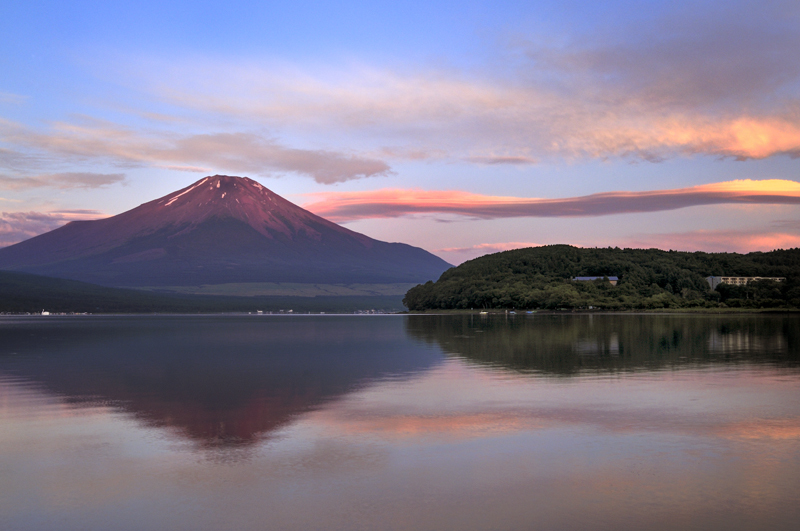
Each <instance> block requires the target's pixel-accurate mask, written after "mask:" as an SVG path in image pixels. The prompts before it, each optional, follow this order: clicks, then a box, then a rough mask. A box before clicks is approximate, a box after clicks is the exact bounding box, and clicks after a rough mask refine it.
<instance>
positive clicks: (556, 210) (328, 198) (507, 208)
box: [303, 179, 800, 222]
mask: <svg viewBox="0 0 800 531" xmlns="http://www.w3.org/2000/svg"><path fill="white" fill-rule="evenodd" d="M310 195H311V196H312V197H315V198H316V199H317V200H316V201H313V202H310V203H306V204H304V205H303V206H304V208H306V209H308V210H311V211H312V212H314V213H316V214H318V215H320V216H323V217H326V218H328V219H331V220H334V221H337V222H346V221H353V220H357V219H368V218H392V217H399V216H404V215H409V214H421V213H447V214H456V215H462V216H468V217H472V218H480V219H495V218H511V217H585V216H605V215H610V214H625V213H636V212H658V211H663V210H675V209H679V208H685V207H690V206H698V205H713V204H800V183H797V182H795V181H787V180H777V179H773V180H763V181H755V180H749V179H747V180H738V181H729V182H722V183H716V184H708V185H701V186H693V187H689V188H678V189H672V190H653V191H647V192H607V193H600V194H592V195H586V196H579V197H568V198H563V199H541V198H523V197H502V196H487V195H479V194H473V193H469V192H462V191H456V190H443V191H427V190H386V189H384V190H374V191H365V192H321V193H318V194H310Z"/></svg>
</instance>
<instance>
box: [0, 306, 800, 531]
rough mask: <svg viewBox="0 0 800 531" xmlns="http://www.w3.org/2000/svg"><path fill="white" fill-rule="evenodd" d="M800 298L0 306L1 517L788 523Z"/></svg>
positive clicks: (132, 524) (797, 425)
mask: <svg viewBox="0 0 800 531" xmlns="http://www.w3.org/2000/svg"><path fill="white" fill-rule="evenodd" d="M798 498H800V318H797V317H791V316H790V317H783V316H755V317H747V316H745V317H742V316H733V317H728V316H691V317H687V316H656V315H647V316H635V315H621V316H612V315H605V316H599V315H598V316H539V315H532V316H531V315H517V316H513V317H503V316H496V317H493V316H489V317H480V316H446V317H443V316H239V317H234V316H224V317H219V316H216V317H211V316H206V317H176V316H173V317H69V318H68V317H42V316H34V317H28V318H9V317H6V318H0V529H8V530H50V529H52V530H73V529H74V530H77V529H81V530H117V529H120V530H128V529H130V530H150V529H152V530H163V529H178V530H184V529H185V530H205V529H208V530H212V529H213V530H220V529H232V530H250V529H253V530H255V529H258V530H263V529H277V530H280V529H297V530H315V529H320V530H323V529H324V530H332V529H343V530H354V529H430V530H447V529H454V530H456V529H457V530H471V529H477V530H484V529H501V530H502V529H509V530H512V529H548V530H561V529H576V530H578V529H614V530H626V529H631V530H634V529H635V530H639V529H670V530H671V529H703V530H706V529H720V530H723V529H724V530H737V529H792V530H794V529H797V525H798V524H797V522H798V519H800V504H798Z"/></svg>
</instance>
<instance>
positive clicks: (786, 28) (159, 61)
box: [0, 0, 800, 264]
mask: <svg viewBox="0 0 800 531" xmlns="http://www.w3.org/2000/svg"><path fill="white" fill-rule="evenodd" d="M797 50H800V3H798V2H797V1H796V0H792V1H768V0H767V1H764V0H761V1H758V2H755V1H752V2H751V1H736V0H725V1H700V2H698V1H693V2H684V1H670V2H666V1H646V0H640V1H608V2H593V1H570V0H559V1H539V2H537V1H524V2H516V1H502V0H501V1H498V0H494V1H492V2H483V1H469V0H462V1H459V2H446V1H439V2H435V1H426V2H415V1H408V2H380V1H370V2H344V1H339V2H306V1H295V2H269V1H260V2H244V1H235V0H234V1H227V2H212V1H202V0H195V1H192V2H184V1H174V2H168V1H164V0H162V1H159V2H151V1H147V0H138V1H135V2H133V1H131V2H128V1H116V2H107V1H106V2H99V1H80V0H76V1H71V2H50V1H36V0H30V1H26V2H11V1H8V0H5V1H0V246H5V245H10V244H13V243H16V242H19V241H22V240H24V239H27V238H30V237H33V236H35V235H37V234H40V233H42V232H46V231H48V230H52V229H54V228H56V227H58V226H60V225H62V224H64V223H67V222H69V221H72V220H76V219H96V218H100V217H105V216H110V215H115V214H119V213H121V212H123V211H126V210H129V209H131V208H134V207H136V206H138V205H140V204H142V203H144V202H147V201H149V200H152V199H155V198H157V197H161V196H163V195H166V194H168V193H170V192H173V191H175V190H178V189H180V188H183V187H186V186H189V185H191V184H192V183H193V182H195V181H197V180H199V179H201V178H203V177H205V176H208V175H215V174H224V175H239V176H247V177H250V178H253V179H256V180H258V181H259V182H261V183H262V184H263V185H264V186H266V187H268V188H270V189H271V190H272V191H274V192H275V193H278V194H280V195H282V196H284V197H286V198H287V199H289V200H290V201H293V202H294V203H296V204H299V205H301V206H303V207H304V208H307V209H309V210H311V211H312V212H315V213H317V214H319V215H322V216H324V217H326V218H328V219H331V220H333V221H336V222H337V223H341V224H343V225H344V226H346V227H348V228H350V229H352V230H355V231H358V232H362V233H364V234H366V235H368V236H371V237H373V238H377V239H380V240H385V241H399V242H405V243H409V244H411V245H416V246H419V247H422V248H424V249H427V250H429V251H431V252H433V253H435V254H437V255H438V256H441V257H442V258H444V259H445V260H447V261H448V262H450V263H453V264H458V263H461V262H463V261H465V260H468V259H471V258H474V257H477V256H480V255H482V254H486V253H491V252H497V251H501V250H506V249H513V248H518V247H527V246H532V245H544V244H556V243H566V244H572V245H578V246H584V247H606V246H618V247H640V248H651V247H655V248H660V249H676V250H685V251H697V250H702V251H713V252H726V251H735V252H750V251H769V250H772V249H776V248H790V247H800V53H798V52H797Z"/></svg>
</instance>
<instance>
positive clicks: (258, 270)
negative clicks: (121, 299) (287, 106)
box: [0, 175, 450, 287]
mask: <svg viewBox="0 0 800 531" xmlns="http://www.w3.org/2000/svg"><path fill="white" fill-rule="evenodd" d="M448 267H450V266H449V264H447V263H446V262H444V261H443V260H441V259H440V258H438V257H436V256H434V255H432V254H430V253H428V252H427V251H425V250H423V249H419V248H416V247H412V246H410V245H405V244H400V243H386V242H381V241H378V240H374V239H372V238H369V237H367V236H364V235H363V234H359V233H357V232H354V231H351V230H349V229H346V228H344V227H341V226H339V225H336V224H335V223H332V222H330V221H328V220H326V219H323V218H321V217H319V216H316V215H314V214H312V213H311V212H308V211H307V210H304V209H302V208H300V207H298V206H297V205H294V204H292V203H291V202H289V201H287V200H285V199H283V198H282V197H280V196H279V195H277V194H275V193H273V192H271V191H270V190H268V189H267V188H265V187H263V186H262V185H260V184H259V183H257V182H255V181H253V180H251V179H247V178H241V177H229V176H224V175H215V176H213V177H206V178H204V179H201V180H199V181H197V182H196V183H194V184H193V185H191V186H188V187H186V188H184V189H181V190H178V191H176V192H173V193H171V194H169V195H167V196H164V197H162V198H159V199H156V200H154V201H150V202H148V203H145V204H143V205H141V206H139V207H137V208H134V209H132V210H129V211H127V212H123V213H122V214H119V215H117V216H113V217H110V218H106V219H101V220H95V221H74V222H72V223H68V224H67V225H65V226H63V227H61V228H58V229H56V230H53V231H51V232H48V233H45V234H42V235H40V236H37V237H35V238H31V239H30V240H26V241H24V242H21V243H18V244H16V245H12V246H9V247H6V248H4V249H0V269H6V270H14V271H24V272H28V273H35V274H40V275H47V276H53V277H60V278H69V279H75V280H82V281H86V282H92V283H97V284H102V285H108V286H131V287H133V286H199V285H202V284H221V283H231V282H317V283H329V284H334V283H353V282H360V283H378V282H385V283H393V282H397V283H399V282H420V281H425V280H429V279H433V278H438V276H439V275H440V274H441V273H442V272H443V271H444V270H446V269H447V268H448Z"/></svg>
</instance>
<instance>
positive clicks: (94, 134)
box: [0, 121, 391, 184]
mask: <svg viewBox="0 0 800 531" xmlns="http://www.w3.org/2000/svg"><path fill="white" fill-rule="evenodd" d="M0 140H2V141H4V142H7V143H9V144H13V145H16V146H19V147H21V148H23V149H26V150H33V151H34V152H37V153H46V154H48V155H50V156H55V157H58V158H60V160H62V161H65V160H66V161H72V162H75V163H81V162H86V161H94V160H105V161H109V162H111V163H115V164H118V165H123V166H165V165H166V166H167V167H171V168H173V169H180V170H181V171H206V168H210V170H208V171H209V172H212V171H222V172H233V173H250V174H253V173H255V174H261V175H263V174H271V173H274V172H294V173H300V174H305V175H309V176H311V177H313V178H314V180H316V181H317V182H319V183H324V184H330V183H335V182H341V181H347V180H350V179H358V178H363V177H373V176H377V175H386V174H388V173H391V168H390V167H389V166H388V165H387V164H386V163H385V162H383V161H381V160H377V159H372V158H365V157H359V156H357V155H350V154H347V153H342V152H333V151H325V150H307V149H295V148H289V147H285V146H282V145H280V144H279V143H277V142H275V141H274V140H271V139H267V138H263V137H261V136H259V135H256V134H252V133H209V134H194V135H178V134H174V133H163V134H161V135H144V134H140V133H138V132H136V131H133V130H131V129H128V128H123V127H120V126H116V125H114V124H107V123H102V122H90V123H85V124H80V125H76V124H69V123H57V124H55V125H54V126H53V127H52V129H51V130H50V131H47V132H44V133H42V132H37V131H34V130H32V129H29V128H27V127H24V126H22V125H20V124H14V123H11V122H8V121H0ZM62 175H67V174H62ZM76 175H77V174H76ZM87 175H88V174H87Z"/></svg>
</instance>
